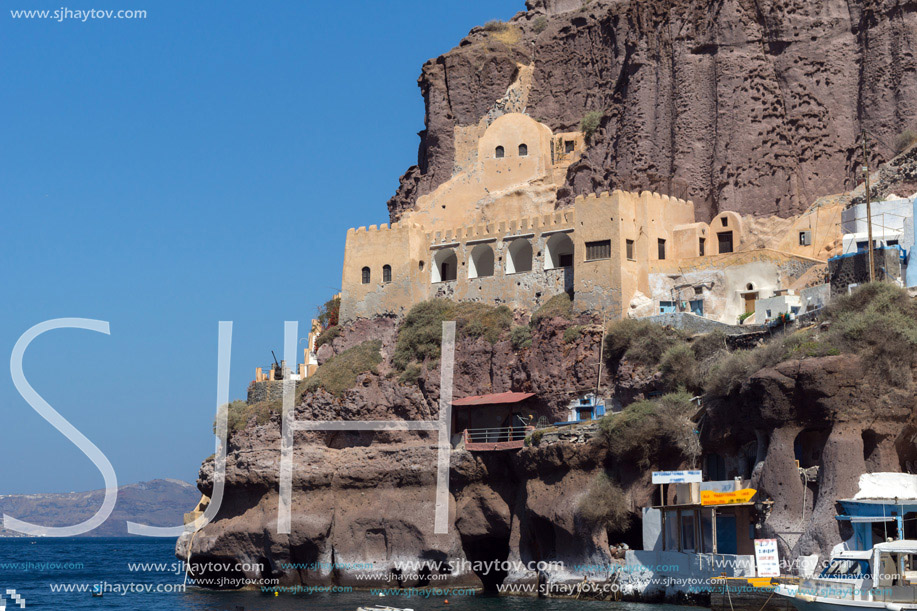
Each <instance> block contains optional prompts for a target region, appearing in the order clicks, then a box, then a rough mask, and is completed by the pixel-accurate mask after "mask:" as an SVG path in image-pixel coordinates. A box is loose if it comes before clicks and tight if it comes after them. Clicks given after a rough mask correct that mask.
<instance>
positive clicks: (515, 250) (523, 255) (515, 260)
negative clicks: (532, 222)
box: [506, 238, 532, 274]
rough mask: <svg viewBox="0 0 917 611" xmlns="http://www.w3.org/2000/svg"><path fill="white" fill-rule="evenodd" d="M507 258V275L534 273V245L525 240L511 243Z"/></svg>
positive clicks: (521, 239) (517, 239)
mask: <svg viewBox="0 0 917 611" xmlns="http://www.w3.org/2000/svg"><path fill="white" fill-rule="evenodd" d="M508 251H509V256H508V257H506V273H507V274H518V273H520V272H530V271H532V245H531V244H529V241H528V240H526V239H525V238H516V239H515V240H512V241H511V242H510V243H509V249H508Z"/></svg>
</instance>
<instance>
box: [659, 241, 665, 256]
mask: <svg viewBox="0 0 917 611" xmlns="http://www.w3.org/2000/svg"><path fill="white" fill-rule="evenodd" d="M659 259H660V260H662V259H665V240H663V239H662V238H659Z"/></svg>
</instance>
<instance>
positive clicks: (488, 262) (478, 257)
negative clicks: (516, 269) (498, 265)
mask: <svg viewBox="0 0 917 611" xmlns="http://www.w3.org/2000/svg"><path fill="white" fill-rule="evenodd" d="M493 275H494V249H493V248H491V247H490V245H489V244H478V245H477V246H475V247H474V248H473V249H472V250H471V259H470V261H469V262H468V277H469V278H483V277H486V276H493Z"/></svg>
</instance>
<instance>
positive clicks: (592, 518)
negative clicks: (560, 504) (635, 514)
mask: <svg viewBox="0 0 917 611" xmlns="http://www.w3.org/2000/svg"><path fill="white" fill-rule="evenodd" d="M576 508H577V511H578V513H579V515H580V516H581V517H582V518H583V519H584V520H585V521H586V522H587V523H589V524H591V525H593V526H604V527H605V528H606V529H607V530H609V531H611V532H616V533H620V532H624V531H625V530H627V527H628V525H629V524H630V520H631V511H630V502H629V501H628V500H627V495H626V494H625V493H624V490H622V489H621V486H619V485H618V484H617V483H616V482H615V481H614V480H613V479H611V478H610V477H609V476H608V474H607V473H600V474H599V475H598V476H597V477H596V478H595V479H594V480H592V483H591V484H590V485H589V490H588V491H587V492H586V494H584V495H583V496H582V498H580V500H579V503H578V504H577V507H576Z"/></svg>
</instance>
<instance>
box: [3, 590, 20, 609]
mask: <svg viewBox="0 0 917 611" xmlns="http://www.w3.org/2000/svg"><path fill="white" fill-rule="evenodd" d="M7 596H9V598H10V602H11V603H13V604H14V605H19V608H20V609H25V599H24V598H23V597H22V595H21V594H16V590H7V591H6V596H4V595H3V594H0V611H6V597H7Z"/></svg>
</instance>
